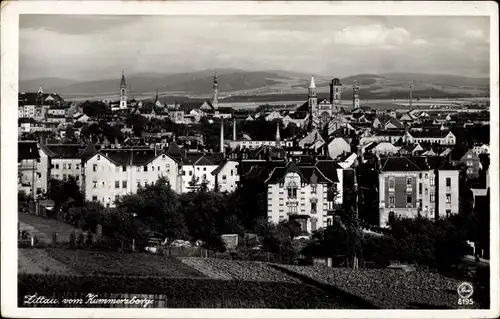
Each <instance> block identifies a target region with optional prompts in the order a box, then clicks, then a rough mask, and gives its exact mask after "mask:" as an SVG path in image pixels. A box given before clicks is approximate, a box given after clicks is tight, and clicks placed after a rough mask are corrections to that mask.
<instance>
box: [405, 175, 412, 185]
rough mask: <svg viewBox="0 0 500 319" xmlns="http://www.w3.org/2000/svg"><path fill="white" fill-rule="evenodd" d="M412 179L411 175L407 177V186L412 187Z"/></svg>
mask: <svg viewBox="0 0 500 319" xmlns="http://www.w3.org/2000/svg"><path fill="white" fill-rule="evenodd" d="M411 181H412V178H411V177H407V178H406V188H408V187H411Z"/></svg>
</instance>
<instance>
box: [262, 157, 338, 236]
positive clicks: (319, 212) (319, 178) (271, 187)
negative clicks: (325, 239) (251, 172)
mask: <svg viewBox="0 0 500 319" xmlns="http://www.w3.org/2000/svg"><path fill="white" fill-rule="evenodd" d="M333 168H334V169H333V170H331V171H329V172H328V173H327V174H325V173H324V172H323V171H322V170H321V169H319V168H318V166H317V165H307V166H306V165H298V164H296V163H295V161H291V162H289V163H287V164H286V165H285V166H277V167H274V168H271V169H270V172H269V174H268V177H267V178H266V179H265V184H266V185H267V203H268V204H267V205H268V207H267V212H268V220H269V221H271V222H273V223H278V222H280V221H283V220H295V221H297V222H298V223H299V224H300V226H301V230H302V231H303V232H308V233H311V232H314V231H316V230H318V229H320V228H324V227H326V226H327V225H329V224H330V223H331V221H332V218H333V204H334V202H335V201H336V198H334V196H332V195H334V194H335V193H336V191H335V188H339V179H338V176H337V170H336V167H335V166H333ZM332 173H333V174H332ZM260 175H261V176H262V174H260ZM340 185H341V184H340ZM337 190H338V191H339V192H340V193H342V190H341V189H337Z"/></svg>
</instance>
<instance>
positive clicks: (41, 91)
mask: <svg viewBox="0 0 500 319" xmlns="http://www.w3.org/2000/svg"><path fill="white" fill-rule="evenodd" d="M38 94H43V89H42V86H41V85H40V88H39V89H38Z"/></svg>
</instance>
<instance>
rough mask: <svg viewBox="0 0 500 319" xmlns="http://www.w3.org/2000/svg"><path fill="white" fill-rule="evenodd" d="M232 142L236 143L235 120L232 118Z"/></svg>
mask: <svg viewBox="0 0 500 319" xmlns="http://www.w3.org/2000/svg"><path fill="white" fill-rule="evenodd" d="M233 141H236V118H233Z"/></svg>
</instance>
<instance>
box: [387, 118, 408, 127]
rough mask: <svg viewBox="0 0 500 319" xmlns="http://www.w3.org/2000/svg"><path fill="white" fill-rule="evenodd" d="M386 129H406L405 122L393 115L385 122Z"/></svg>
mask: <svg viewBox="0 0 500 319" xmlns="http://www.w3.org/2000/svg"><path fill="white" fill-rule="evenodd" d="M384 129H385V130H391V129H398V130H401V129H404V124H403V123H401V122H400V121H399V120H398V119H396V118H395V117H391V118H390V119H389V120H388V121H387V122H385V124H384Z"/></svg>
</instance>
